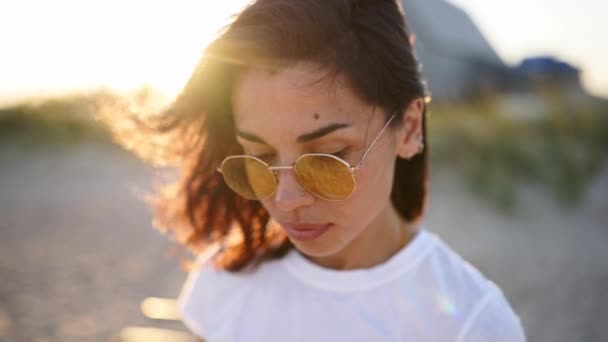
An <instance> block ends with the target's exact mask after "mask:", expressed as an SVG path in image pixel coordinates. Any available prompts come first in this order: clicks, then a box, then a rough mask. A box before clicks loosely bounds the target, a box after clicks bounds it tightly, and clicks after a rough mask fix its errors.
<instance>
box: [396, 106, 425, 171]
mask: <svg viewBox="0 0 608 342" xmlns="http://www.w3.org/2000/svg"><path fill="white" fill-rule="evenodd" d="M424 106H425V104H424V98H422V97H420V98H416V99H414V100H412V101H411V102H410V103H409V105H408V106H407V108H405V110H404V111H403V113H402V114H401V115H402V120H401V123H400V127H399V128H398V134H397V155H398V156H399V157H401V158H404V159H410V158H412V157H413V156H415V155H416V154H417V153H419V152H421V151H422V149H423V148H424V147H423V140H422V115H423V112H424Z"/></svg>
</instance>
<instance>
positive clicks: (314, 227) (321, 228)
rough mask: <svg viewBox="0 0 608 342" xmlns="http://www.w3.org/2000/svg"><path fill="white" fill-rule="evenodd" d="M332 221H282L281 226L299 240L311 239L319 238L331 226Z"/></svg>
mask: <svg viewBox="0 0 608 342" xmlns="http://www.w3.org/2000/svg"><path fill="white" fill-rule="evenodd" d="M332 225H333V224H332V223H323V224H311V223H282V224H281V226H283V228H284V229H285V231H286V232H287V234H288V235H289V236H290V237H291V238H293V239H295V240H299V241H309V240H314V239H316V238H318V237H319V236H321V235H323V233H325V232H326V231H328V230H329V228H331V226H332Z"/></svg>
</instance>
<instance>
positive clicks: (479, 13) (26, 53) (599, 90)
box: [0, 0, 608, 103]
mask: <svg viewBox="0 0 608 342" xmlns="http://www.w3.org/2000/svg"><path fill="white" fill-rule="evenodd" d="M246 2H247V0H231V1H203V0H181V1H177V0H175V1H168V0H158V1H140V0H137V1H136V0H104V1H101V0H88V1H83V0H80V1H78V0H54V1H42V0H20V1H17V0H15V1H1V2H0V103H2V102H4V103H6V102H12V101H14V100H18V99H20V98H23V97H27V96H32V95H34V96H35V95H43V96H46V95H58V94H61V93H63V92H66V91H73V90H86V89H91V88H96V87H100V86H102V87H110V88H115V89H118V90H132V89H135V88H137V87H139V86H141V85H143V84H151V85H152V86H153V87H155V88H157V89H159V90H161V91H164V92H166V93H168V94H169V95H170V96H172V95H174V94H175V93H176V92H177V91H179V89H180V87H181V86H182V85H183V83H184V82H185V80H186V79H187V77H188V75H189V73H190V72H191V71H192V68H193V66H194V64H195V63H196V61H197V60H198V58H199V56H200V53H201V52H202V49H203V48H204V46H205V44H206V43H207V42H208V41H209V40H210V39H211V37H212V35H213V34H214V32H216V30H217V28H219V27H220V26H221V24H222V23H224V22H225V21H224V20H225V18H226V17H227V15H228V14H229V13H234V12H235V11H236V10H237V9H238V8H239V7H240V6H242V5H243V4H244V3H246ZM451 2H453V3H454V4H457V5H458V6H460V7H462V8H464V9H465V10H466V11H467V12H468V13H469V14H470V15H471V16H472V18H473V20H474V21H475V22H476V23H477V24H478V25H479V27H480V29H481V31H482V32H483V33H484V34H485V35H486V37H487V38H488V40H489V41H490V43H491V44H492V45H493V46H494V47H495V49H496V50H497V51H498V53H499V55H500V56H501V57H502V58H503V59H504V60H505V62H507V63H508V64H511V65H514V64H517V63H519V61H520V60H521V58H523V57H525V56H528V55H539V54H543V55H544V54H551V55H555V56H557V57H559V58H562V59H564V60H566V61H568V62H571V63H573V64H574V65H576V66H579V67H580V68H582V69H583V79H584V84H585V86H586V88H587V89H588V90H590V91H591V92H592V93H595V94H601V95H603V96H606V97H608V63H607V62H606V60H608V44H607V43H606V41H608V25H607V24H606V23H604V21H605V19H604V17H603V16H605V15H606V14H608V1H604V0H578V1H571V0H552V1H544V0H511V1H498V0H451Z"/></svg>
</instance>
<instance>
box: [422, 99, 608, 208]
mask: <svg viewBox="0 0 608 342" xmlns="http://www.w3.org/2000/svg"><path fill="white" fill-rule="evenodd" d="M543 102H544V103H545V105H546V108H547V109H548V111H547V112H548V114H547V115H544V116H540V117H535V118H530V119H523V120H522V119H519V120H517V119H513V118H512V117H511V116H510V115H509V113H506V112H504V109H501V107H500V105H499V104H498V103H499V102H498V101H496V99H486V100H485V101H479V102H477V103H469V104H454V105H448V104H440V105H437V106H434V107H433V108H432V110H431V116H430V120H429V122H430V124H429V131H430V132H429V134H430V137H431V144H432V148H431V151H432V152H431V159H432V161H433V163H435V164H436V165H442V166H445V167H450V168H454V169H455V170H457V171H458V172H459V173H460V174H461V175H462V176H463V177H464V179H465V180H466V181H467V183H468V184H469V185H470V187H471V189H472V190H473V191H474V192H476V193H477V194H479V195H480V196H482V197H483V198H486V199H489V200H490V201H491V202H492V203H495V204H496V205H497V206H498V207H499V208H500V209H503V210H506V211H513V210H514V209H516V208H517V200H518V189H521V187H522V186H526V185H530V184H534V185H540V186H542V187H544V188H545V189H547V190H548V191H549V192H550V193H551V194H553V196H554V198H555V199H556V200H557V201H558V202H559V203H561V204H563V205H564V206H575V205H576V204H577V203H579V200H580V199H581V198H582V196H583V195H584V193H585V190H586V188H587V185H588V184H589V182H590V181H591V180H592V179H593V177H594V176H595V175H596V174H597V173H598V172H599V171H600V169H601V168H602V166H603V163H604V162H605V160H606V157H607V156H608V106H607V105H606V104H605V103H602V102H599V101H598V102H594V101H590V102H589V103H585V104H584V105H582V104H579V105H573V104H572V103H568V102H567V101H566V100H563V99H562V98H560V97H559V96H551V97H546V98H543Z"/></svg>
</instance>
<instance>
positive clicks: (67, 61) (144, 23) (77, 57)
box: [0, 0, 247, 100]
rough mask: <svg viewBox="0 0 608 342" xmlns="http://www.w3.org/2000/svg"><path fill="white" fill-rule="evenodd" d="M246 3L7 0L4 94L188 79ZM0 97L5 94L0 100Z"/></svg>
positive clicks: (171, 90) (2, 41)
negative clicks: (200, 59) (207, 50)
mask: <svg viewBox="0 0 608 342" xmlns="http://www.w3.org/2000/svg"><path fill="white" fill-rule="evenodd" d="M246 3H247V1H246V0H236V1H235V0H232V1H221V2H220V1H198V0H182V1H167V0H165V1H152V2H150V1H119V0H107V1H74V0H57V1H35V0H25V1H10V2H8V1H7V2H3V3H1V4H0V13H1V14H0V32H3V33H6V32H10V33H11V34H0V48H1V51H2V57H1V60H0V75H1V76H0V97H2V98H6V97H19V96H24V95H36V94H48V93H50V94H55V93H60V92H65V91H71V90H84V89H92V88H99V87H105V88H110V89H115V90H119V91H130V90H134V89H136V88H139V87H141V86H144V85H146V86H150V87H152V88H154V89H157V90H159V91H161V92H164V93H166V94H167V95H169V96H173V95H175V94H176V93H177V92H178V91H179V90H180V88H181V87H182V86H183V84H184V83H185V81H186V80H187V78H188V76H189V75H190V73H191V71H192V69H193V68H194V66H195V64H196V62H197V61H198V59H199V58H200V55H201V53H202V51H203V49H204V48H205V46H206V45H207V44H208V43H209V42H210V40H211V39H212V37H213V36H214V35H215V34H216V33H217V32H218V30H219V29H220V28H221V27H222V25H224V24H225V23H226V22H227V18H228V17H229V16H230V15H231V14H233V13H235V12H236V11H237V10H238V9H239V8H241V7H242V6H244V5H245V4H246ZM0 100H2V99H0Z"/></svg>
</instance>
